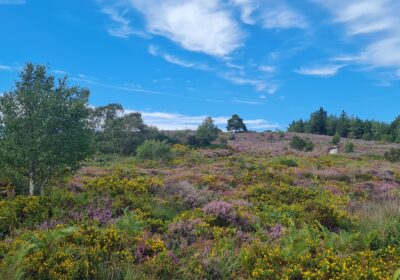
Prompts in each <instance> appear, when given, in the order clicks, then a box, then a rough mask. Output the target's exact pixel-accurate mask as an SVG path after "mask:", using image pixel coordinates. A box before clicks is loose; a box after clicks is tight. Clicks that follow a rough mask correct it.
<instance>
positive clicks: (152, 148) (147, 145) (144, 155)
mask: <svg viewBox="0 0 400 280" xmlns="http://www.w3.org/2000/svg"><path fill="white" fill-rule="evenodd" d="M136 157H137V158H138V159H141V160H155V161H160V162H165V161H168V160H170V159H171V158H172V152H171V145H170V144H168V143H167V142H165V141H156V140H146V141H145V142H144V143H143V144H142V145H140V146H139V147H138V148H137V149H136Z"/></svg>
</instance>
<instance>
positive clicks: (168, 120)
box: [126, 110, 280, 130]
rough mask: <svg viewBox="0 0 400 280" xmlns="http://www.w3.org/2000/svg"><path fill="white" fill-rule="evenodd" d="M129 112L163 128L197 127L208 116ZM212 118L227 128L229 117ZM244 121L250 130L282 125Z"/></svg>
mask: <svg viewBox="0 0 400 280" xmlns="http://www.w3.org/2000/svg"><path fill="white" fill-rule="evenodd" d="M129 112H139V113H141V114H142V117H143V120H144V122H145V123H146V124H148V125H152V126H156V127H158V128H159V129H163V130H183V129H196V128H197V126H198V125H199V124H201V122H202V121H203V120H204V119H205V118H206V117H207V116H205V115H203V116H190V115H183V114H177V113H165V112H143V111H135V110H126V113H129ZM212 118H213V120H214V123H215V124H216V125H217V126H219V127H220V128H221V129H225V127H226V123H227V121H228V119H229V117H227V116H216V117H212ZM244 122H245V123H246V125H247V128H248V129H250V130H265V129H275V128H279V127H280V125H279V124H276V123H271V122H269V121H267V120H264V119H254V120H244Z"/></svg>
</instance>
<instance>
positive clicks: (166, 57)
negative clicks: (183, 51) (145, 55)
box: [148, 45, 210, 70]
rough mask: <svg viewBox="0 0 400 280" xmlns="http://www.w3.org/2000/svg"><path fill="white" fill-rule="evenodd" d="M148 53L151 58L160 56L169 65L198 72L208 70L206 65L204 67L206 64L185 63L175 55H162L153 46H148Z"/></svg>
mask: <svg viewBox="0 0 400 280" xmlns="http://www.w3.org/2000/svg"><path fill="white" fill-rule="evenodd" d="M148 52H149V54H151V55H152V56H160V57H162V58H163V59H164V60H165V61H167V62H169V63H172V64H176V65H179V66H181V67H185V68H195V69H199V70H210V67H209V66H208V65H206V64H200V63H194V62H189V61H185V60H184V59H181V58H179V57H177V56H175V55H171V54H167V53H163V52H161V51H160V50H159V48H158V47H156V46H154V45H150V46H149V49H148Z"/></svg>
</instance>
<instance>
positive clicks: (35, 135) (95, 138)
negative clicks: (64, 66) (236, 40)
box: [0, 63, 247, 195]
mask: <svg viewBox="0 0 400 280" xmlns="http://www.w3.org/2000/svg"><path fill="white" fill-rule="evenodd" d="M227 130H228V131H233V132H242V131H247V128H246V125H245V124H244V122H243V119H241V118H240V117H239V116H238V115H233V116H232V118H231V119H230V120H228V123H227ZM219 133H220V129H219V128H218V127H217V126H216V125H215V124H214V121H213V119H212V118H211V117H207V118H205V119H204V120H203V122H202V123H201V124H200V125H199V126H198V128H197V129H196V130H195V131H189V130H188V131H177V132H164V131H159V130H158V129H157V128H156V127H152V126H148V125H146V124H145V123H144V121H143V118H142V116H141V114H140V113H137V112H134V113H130V112H125V111H124V108H123V107H122V105H120V104H108V105H106V106H99V107H92V106H89V90H87V89H84V88H80V87H76V86H73V87H70V86H68V84H67V78H66V77H64V78H62V79H59V80H58V81H56V79H55V77H54V76H51V75H49V74H48V71H47V68H46V67H45V66H43V65H34V64H31V63H28V64H27V65H26V66H25V67H24V69H23V71H22V72H21V74H20V80H19V81H17V82H16V84H15V88H14V89H13V90H11V91H9V92H6V93H4V94H3V95H2V96H0V184H4V181H6V183H7V182H8V183H11V184H13V185H15V186H17V187H19V188H20V189H23V190H26V191H27V192H28V193H29V194H31V195H34V194H37V193H43V192H44V191H45V188H46V186H47V185H49V184H50V183H51V182H52V180H55V179H57V178H62V177H63V176H65V175H67V174H69V173H71V172H74V171H76V170H77V169H78V168H79V167H80V166H81V164H82V162H83V160H85V159H86V158H87V157H88V156H90V155H92V154H94V153H103V154H120V155H134V154H135V153H136V150H137V148H138V147H139V146H140V145H141V144H143V143H144V142H145V141H147V140H152V141H160V142H161V141H165V142H168V143H170V144H176V143H181V144H186V145H191V146H197V147H199V146H209V145H211V144H212V142H213V141H215V140H216V139H217V138H218V136H219Z"/></svg>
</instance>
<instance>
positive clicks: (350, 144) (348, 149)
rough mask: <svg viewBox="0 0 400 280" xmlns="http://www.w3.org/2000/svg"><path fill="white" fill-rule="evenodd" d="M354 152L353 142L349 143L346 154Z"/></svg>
mask: <svg viewBox="0 0 400 280" xmlns="http://www.w3.org/2000/svg"><path fill="white" fill-rule="evenodd" d="M353 151H354V144H353V142H347V144H346V147H345V152H346V153H352V152H353Z"/></svg>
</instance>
